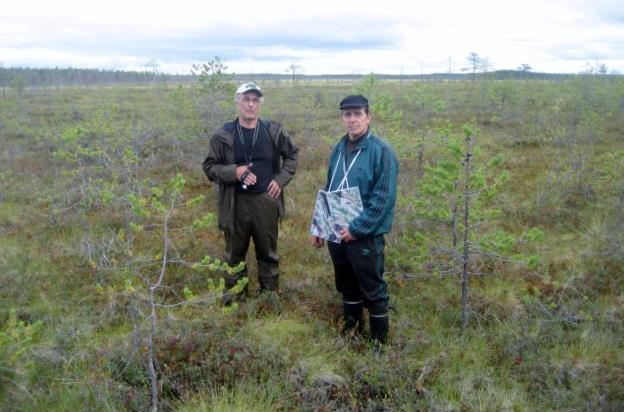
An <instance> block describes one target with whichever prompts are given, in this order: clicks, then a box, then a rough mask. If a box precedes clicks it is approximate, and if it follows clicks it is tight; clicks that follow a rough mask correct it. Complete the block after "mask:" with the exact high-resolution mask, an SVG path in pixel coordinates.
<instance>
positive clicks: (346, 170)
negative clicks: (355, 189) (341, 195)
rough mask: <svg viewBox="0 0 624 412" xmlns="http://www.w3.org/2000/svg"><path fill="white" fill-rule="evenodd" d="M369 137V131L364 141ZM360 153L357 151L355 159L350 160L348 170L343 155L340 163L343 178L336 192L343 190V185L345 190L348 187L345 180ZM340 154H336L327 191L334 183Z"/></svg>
mask: <svg viewBox="0 0 624 412" xmlns="http://www.w3.org/2000/svg"><path fill="white" fill-rule="evenodd" d="M369 137H370V130H369V131H368V133H367V134H366V136H365V137H364V139H368V138H369ZM361 151H362V149H358V151H357V153H356V154H355V157H354V158H353V160H351V163H349V167H348V168H347V156H346V155H345V158H344V161H343V163H342V172H343V176H344V177H343V178H342V180H341V181H340V184H339V185H338V187H337V188H336V190H340V189H344V187H345V184H346V186H347V188H348V187H349V180H348V179H347V178H348V177H349V172H350V171H351V168H352V167H353V164H354V163H355V159H357V157H358V156H359V155H360V152H361ZM341 154H342V153H341V152H338V160H336V167H335V168H334V172H333V173H332V177H331V180H330V181H329V188H328V190H329V191H331V188H332V184H333V183H334V177H336V171H337V170H338V165H339V164H340V155H341Z"/></svg>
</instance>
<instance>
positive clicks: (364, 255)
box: [310, 95, 398, 348]
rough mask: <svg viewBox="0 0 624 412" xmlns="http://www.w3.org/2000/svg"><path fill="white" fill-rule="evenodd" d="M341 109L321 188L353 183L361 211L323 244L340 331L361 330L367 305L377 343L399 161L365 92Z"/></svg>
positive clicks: (382, 338)
mask: <svg viewBox="0 0 624 412" xmlns="http://www.w3.org/2000/svg"><path fill="white" fill-rule="evenodd" d="M340 110H341V111H342V122H343V124H344V126H345V129H346V130H347V134H346V135H345V136H344V137H343V138H342V139H341V140H340V141H339V142H338V144H337V145H336V147H335V148H334V150H333V151H332V154H331V156H330V161H329V168H328V172H327V185H326V186H325V190H326V191H335V190H337V189H339V188H348V187H357V188H358V189H359V192H360V197H361V200H362V211H361V212H360V213H359V215H357V217H355V218H354V219H353V220H352V221H351V222H350V223H349V225H348V227H344V228H342V229H341V230H340V239H339V243H335V242H331V241H328V242H327V246H328V248H329V253H330V255H331V258H332V262H333V264H334V272H335V280H336V288H337V289H338V291H339V292H340V293H341V294H342V297H343V309H344V322H345V323H344V329H343V333H349V332H351V331H361V327H362V313H363V310H362V309H363V307H366V308H367V309H368V314H369V324H370V336H371V339H372V340H373V342H374V343H375V344H376V347H377V348H379V347H380V346H379V344H383V343H385V342H386V339H387V336H388V329H389V320H388V292H387V286H386V281H385V280H384V278H383V273H384V245H385V242H384V234H386V233H388V232H389V231H390V230H391V228H392V219H393V216H394V204H395V200H396V185H397V174H398V162H397V158H396V156H395V154H394V152H393V150H392V148H391V147H390V146H389V145H388V144H387V143H386V142H384V141H383V140H381V139H380V138H379V137H377V136H375V135H374V134H373V133H372V132H371V130H370V128H369V126H370V121H371V118H372V116H371V113H370V111H369V107H368V100H367V99H366V98H365V97H364V96H362V95H357V96H347V97H346V98H345V99H343V100H342V102H340ZM310 241H311V243H312V244H313V245H314V246H316V247H321V246H323V244H324V243H325V242H324V239H322V238H320V237H318V236H312V237H311V238H310Z"/></svg>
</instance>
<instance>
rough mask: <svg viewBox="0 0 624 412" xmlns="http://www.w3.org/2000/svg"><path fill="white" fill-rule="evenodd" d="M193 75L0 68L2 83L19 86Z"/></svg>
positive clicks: (144, 80)
mask: <svg viewBox="0 0 624 412" xmlns="http://www.w3.org/2000/svg"><path fill="white" fill-rule="evenodd" d="M194 79H195V77H194V76H192V75H177V74H167V73H158V72H150V71H143V72H136V71H121V70H100V69H77V68H71V67H69V68H58V67H57V68H40V69H38V68H29V67H9V68H0V85H2V86H15V87H19V86H22V87H24V86H25V87H60V86H91V85H93V86H96V85H113V84H145V83H164V82H188V81H193V80H194Z"/></svg>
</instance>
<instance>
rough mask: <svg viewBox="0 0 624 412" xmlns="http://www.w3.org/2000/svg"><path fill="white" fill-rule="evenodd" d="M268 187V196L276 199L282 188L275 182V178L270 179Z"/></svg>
mask: <svg viewBox="0 0 624 412" xmlns="http://www.w3.org/2000/svg"><path fill="white" fill-rule="evenodd" d="M268 189H269V196H271V197H272V198H275V199H277V197H278V196H279V195H280V193H282V188H281V187H280V185H278V184H277V182H276V181H275V180H271V183H269V188H268Z"/></svg>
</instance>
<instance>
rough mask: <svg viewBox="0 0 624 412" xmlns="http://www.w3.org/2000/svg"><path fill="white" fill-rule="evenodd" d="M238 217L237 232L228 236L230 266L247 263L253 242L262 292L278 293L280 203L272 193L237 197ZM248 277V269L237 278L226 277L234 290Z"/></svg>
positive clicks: (227, 282) (226, 242)
mask: <svg viewBox="0 0 624 412" xmlns="http://www.w3.org/2000/svg"><path fill="white" fill-rule="evenodd" d="M234 213H235V215H234V230H233V231H226V232H224V233H225V252H226V255H227V256H226V259H227V262H228V264H229V265H230V266H236V265H238V264H239V263H240V262H242V261H244V260H245V257H246V255H247V250H248V249H249V242H250V240H251V239H253V242H254V246H255V248H256V261H257V262H258V281H259V283H260V288H261V289H269V290H275V289H277V288H278V287H279V270H278V265H279V256H278V255H277V232H278V217H279V210H278V204H277V200H276V199H273V198H272V197H270V196H269V195H268V193H259V194H255V193H237V194H236V205H235V211H234ZM244 276H247V269H245V270H244V271H243V272H240V273H237V274H236V275H234V276H230V275H226V276H225V284H226V287H228V288H231V287H232V286H234V285H235V284H236V282H237V281H238V279H241V278H242V277H244Z"/></svg>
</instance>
